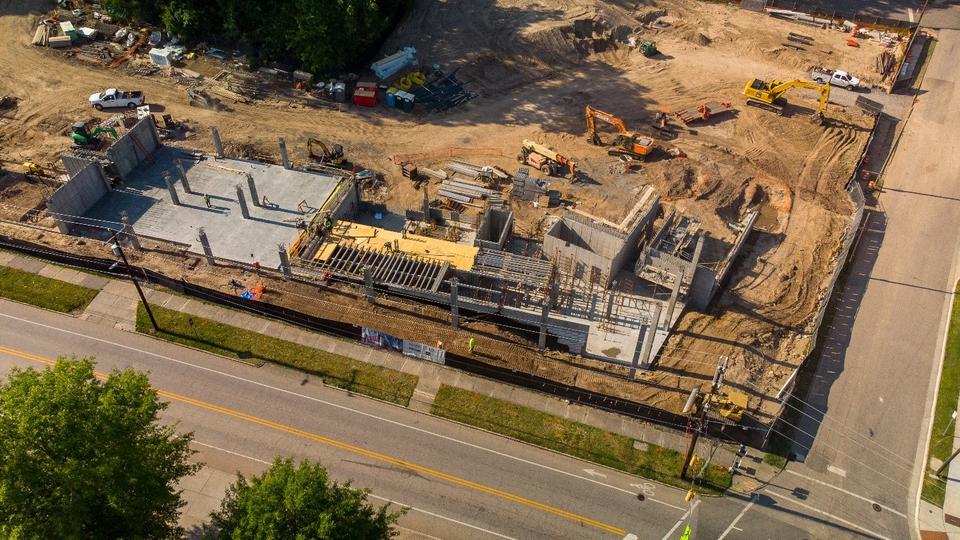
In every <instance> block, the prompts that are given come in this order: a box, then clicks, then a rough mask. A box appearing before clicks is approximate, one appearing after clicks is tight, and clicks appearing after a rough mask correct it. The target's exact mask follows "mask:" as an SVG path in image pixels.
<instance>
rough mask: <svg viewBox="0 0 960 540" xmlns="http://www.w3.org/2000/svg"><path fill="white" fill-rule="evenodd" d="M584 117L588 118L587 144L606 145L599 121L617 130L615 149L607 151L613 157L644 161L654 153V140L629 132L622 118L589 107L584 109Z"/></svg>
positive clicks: (614, 142)
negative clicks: (599, 131)
mask: <svg viewBox="0 0 960 540" xmlns="http://www.w3.org/2000/svg"><path fill="white" fill-rule="evenodd" d="M584 115H585V116H586V118H587V142H589V143H590V144H595V145H597V146H603V144H604V142H603V139H601V138H600V134H599V133H598V132H597V120H600V121H602V122H606V123H608V124H610V125H611V126H613V127H615V128H617V138H616V139H614V141H613V146H614V148H611V149H609V150H608V151H607V153H608V154H610V155H611V156H628V157H631V158H634V159H640V160H643V159H646V157H647V156H648V155H649V154H650V152H651V151H653V139H651V138H650V137H644V136H641V135H638V134H636V133H634V132H632V131H630V130H628V129H627V126H626V125H625V124H624V123H623V120H621V119H620V118H618V117H616V116H614V115H612V114H610V113H608V112H605V111H601V110H600V109H594V108H593V107H591V106H589V105H587V106H586V107H585V108H584Z"/></svg>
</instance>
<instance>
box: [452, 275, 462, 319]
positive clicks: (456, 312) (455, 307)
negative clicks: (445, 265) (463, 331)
mask: <svg viewBox="0 0 960 540" xmlns="http://www.w3.org/2000/svg"><path fill="white" fill-rule="evenodd" d="M457 283H458V282H457V278H453V279H451V280H450V326H452V327H453V328H454V329H455V330H456V329H457V328H460V304H459V299H458V290H457Z"/></svg>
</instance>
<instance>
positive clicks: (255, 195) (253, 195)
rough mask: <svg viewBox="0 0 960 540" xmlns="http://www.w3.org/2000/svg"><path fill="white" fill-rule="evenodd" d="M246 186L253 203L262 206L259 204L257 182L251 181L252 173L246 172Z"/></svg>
mask: <svg viewBox="0 0 960 540" xmlns="http://www.w3.org/2000/svg"><path fill="white" fill-rule="evenodd" d="M247 186H248V187H249V188H250V197H251V198H252V199H253V205H254V206H256V207H258V208H259V207H260V206H262V205H261V204H260V195H259V194H258V193H257V184H256V183H255V182H254V181H253V175H252V174H250V173H247Z"/></svg>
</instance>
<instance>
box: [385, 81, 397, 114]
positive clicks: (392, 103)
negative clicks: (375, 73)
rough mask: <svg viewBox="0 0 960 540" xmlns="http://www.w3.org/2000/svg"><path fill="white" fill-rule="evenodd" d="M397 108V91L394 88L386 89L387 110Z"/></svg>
mask: <svg viewBox="0 0 960 540" xmlns="http://www.w3.org/2000/svg"><path fill="white" fill-rule="evenodd" d="M396 106H397V89H396V88H394V87H392V86H391V87H390V88H387V108H388V109H392V108H394V107H396Z"/></svg>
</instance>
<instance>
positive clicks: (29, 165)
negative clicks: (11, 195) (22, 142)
mask: <svg viewBox="0 0 960 540" xmlns="http://www.w3.org/2000/svg"><path fill="white" fill-rule="evenodd" d="M23 172H25V173H27V174H37V175H39V174H43V167H41V166H39V165H37V164H36V163H34V162H32V161H24V162H23Z"/></svg>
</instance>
